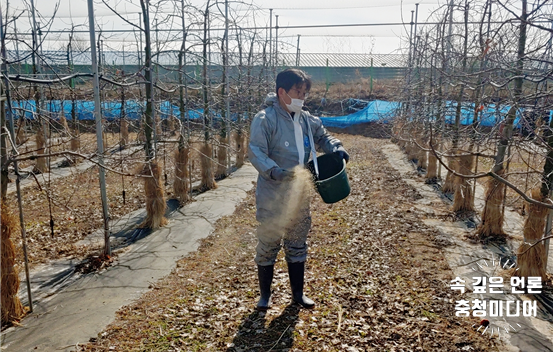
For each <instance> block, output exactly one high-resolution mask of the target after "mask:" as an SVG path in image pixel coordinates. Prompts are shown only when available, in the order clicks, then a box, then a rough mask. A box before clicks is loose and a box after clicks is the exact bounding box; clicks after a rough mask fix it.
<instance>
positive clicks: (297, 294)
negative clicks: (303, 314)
mask: <svg viewBox="0 0 553 352" xmlns="http://www.w3.org/2000/svg"><path fill="white" fill-rule="evenodd" d="M304 273H305V262H301V263H288V275H289V276H290V286H292V299H293V300H294V302H296V303H298V304H299V305H301V306H302V307H303V308H313V307H314V306H315V302H313V301H312V300H311V299H309V298H307V297H306V296H305V295H304V294H303V276H304Z"/></svg>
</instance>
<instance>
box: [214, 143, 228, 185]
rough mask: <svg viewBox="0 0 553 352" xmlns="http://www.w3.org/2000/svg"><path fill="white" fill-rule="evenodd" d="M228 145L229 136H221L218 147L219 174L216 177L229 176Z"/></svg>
mask: <svg viewBox="0 0 553 352" xmlns="http://www.w3.org/2000/svg"><path fill="white" fill-rule="evenodd" d="M227 145H228V138H222V137H220V138H219V146H218V147H217V175H216V178H223V177H226V176H227Z"/></svg>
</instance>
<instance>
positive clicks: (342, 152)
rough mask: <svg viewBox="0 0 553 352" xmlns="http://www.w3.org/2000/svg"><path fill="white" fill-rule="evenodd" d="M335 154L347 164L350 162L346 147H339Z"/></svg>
mask: <svg viewBox="0 0 553 352" xmlns="http://www.w3.org/2000/svg"><path fill="white" fill-rule="evenodd" d="M334 153H336V154H337V155H338V156H339V157H340V158H341V159H344V160H345V161H346V163H347V162H348V161H349V154H348V152H346V150H345V149H344V147H342V146H339V147H338V148H336V149H335V150H334Z"/></svg>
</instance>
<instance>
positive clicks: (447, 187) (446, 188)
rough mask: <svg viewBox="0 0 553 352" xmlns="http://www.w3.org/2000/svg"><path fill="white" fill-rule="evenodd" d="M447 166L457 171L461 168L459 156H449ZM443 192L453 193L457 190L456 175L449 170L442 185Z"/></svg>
mask: <svg viewBox="0 0 553 352" xmlns="http://www.w3.org/2000/svg"><path fill="white" fill-rule="evenodd" d="M447 166H448V167H449V168H450V169H451V170H453V171H457V170H458V169H459V168H458V166H459V163H458V161H457V157H449V158H448V164H447ZM442 192H443V193H453V192H455V176H454V175H453V173H452V172H450V171H447V175H446V177H445V182H444V184H443V186H442Z"/></svg>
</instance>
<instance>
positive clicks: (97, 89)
mask: <svg viewBox="0 0 553 352" xmlns="http://www.w3.org/2000/svg"><path fill="white" fill-rule="evenodd" d="M93 1H94V0H88V23H89V32H90V55H91V59H92V75H93V84H94V118H95V120H96V143H97V144H98V165H99V166H100V167H99V168H98V174H99V178H100V195H101V197H102V215H103V217H104V255H111V246H110V244H109V210H108V199H107V192H106V175H105V172H106V171H105V169H104V142H103V139H102V109H101V107H100V79H99V76H98V57H97V53H96V46H95V45H94V44H95V42H96V33H95V29H94V26H95V24H94V2H93Z"/></svg>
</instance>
